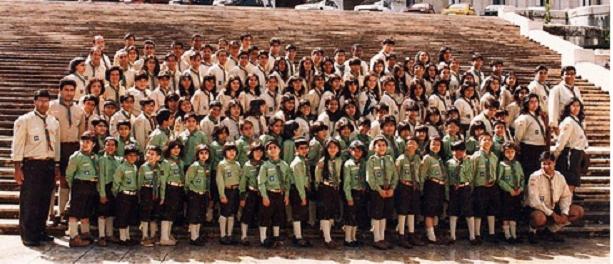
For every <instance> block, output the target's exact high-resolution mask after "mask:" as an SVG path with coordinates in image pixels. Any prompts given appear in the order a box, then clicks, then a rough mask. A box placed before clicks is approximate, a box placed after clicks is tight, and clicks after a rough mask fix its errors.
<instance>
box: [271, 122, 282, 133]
mask: <svg viewBox="0 0 613 264" xmlns="http://www.w3.org/2000/svg"><path fill="white" fill-rule="evenodd" d="M281 130H283V123H282V122H280V121H278V122H276V123H275V124H274V125H272V129H271V131H272V133H273V134H276V135H280V134H281Z"/></svg>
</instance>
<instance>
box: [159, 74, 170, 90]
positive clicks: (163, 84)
mask: <svg viewBox="0 0 613 264" xmlns="http://www.w3.org/2000/svg"><path fill="white" fill-rule="evenodd" d="M158 80H159V82H160V86H161V87H163V88H168V85H170V79H169V78H168V77H163V78H159V79H158Z"/></svg>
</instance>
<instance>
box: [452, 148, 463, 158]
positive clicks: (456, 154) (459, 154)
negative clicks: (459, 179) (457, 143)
mask: <svg viewBox="0 0 613 264" xmlns="http://www.w3.org/2000/svg"><path fill="white" fill-rule="evenodd" d="M465 155H466V151H464V150H454V151H453V156H454V157H455V158H456V159H458V160H462V159H464V156H465Z"/></svg>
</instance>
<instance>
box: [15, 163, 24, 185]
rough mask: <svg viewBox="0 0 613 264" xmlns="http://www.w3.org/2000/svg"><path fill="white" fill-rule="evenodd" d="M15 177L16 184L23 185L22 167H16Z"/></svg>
mask: <svg viewBox="0 0 613 264" xmlns="http://www.w3.org/2000/svg"><path fill="white" fill-rule="evenodd" d="M13 177H14V178H15V182H16V183H17V185H21V184H22V183H23V179H24V178H23V170H21V168H20V167H16V168H15V174H14V175H13Z"/></svg>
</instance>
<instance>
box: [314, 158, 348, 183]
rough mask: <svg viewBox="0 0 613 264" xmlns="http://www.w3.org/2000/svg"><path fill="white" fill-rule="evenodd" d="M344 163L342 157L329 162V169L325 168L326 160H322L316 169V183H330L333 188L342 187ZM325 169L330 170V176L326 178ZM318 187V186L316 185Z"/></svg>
mask: <svg viewBox="0 0 613 264" xmlns="http://www.w3.org/2000/svg"><path fill="white" fill-rule="evenodd" d="M342 166H343V161H342V159H341V157H340V156H337V158H335V159H332V160H329V161H328V168H324V167H325V162H324V158H321V159H320V160H319V162H318V163H317V166H316V167H315V182H316V183H318V184H319V183H329V184H330V185H332V186H333V187H340V184H341V168H342ZM324 169H326V170H328V172H329V176H327V177H326V178H324V177H325V176H324ZM315 186H317V185H315Z"/></svg>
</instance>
